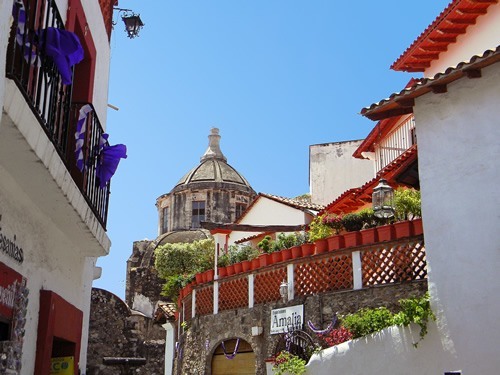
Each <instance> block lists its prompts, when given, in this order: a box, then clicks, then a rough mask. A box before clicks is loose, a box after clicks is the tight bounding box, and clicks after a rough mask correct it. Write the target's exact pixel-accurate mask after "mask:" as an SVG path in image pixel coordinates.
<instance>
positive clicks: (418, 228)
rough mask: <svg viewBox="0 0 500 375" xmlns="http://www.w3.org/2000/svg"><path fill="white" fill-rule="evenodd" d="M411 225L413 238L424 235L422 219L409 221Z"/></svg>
mask: <svg viewBox="0 0 500 375" xmlns="http://www.w3.org/2000/svg"><path fill="white" fill-rule="evenodd" d="M411 225H412V227H413V234H414V235H415V236H418V235H421V234H424V228H423V225H422V219H415V220H412V221H411Z"/></svg>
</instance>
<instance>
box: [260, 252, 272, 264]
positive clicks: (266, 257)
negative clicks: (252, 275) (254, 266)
mask: <svg viewBox="0 0 500 375" xmlns="http://www.w3.org/2000/svg"><path fill="white" fill-rule="evenodd" d="M259 262H260V266H261V267H265V266H267V265H268V264H271V254H261V255H259Z"/></svg>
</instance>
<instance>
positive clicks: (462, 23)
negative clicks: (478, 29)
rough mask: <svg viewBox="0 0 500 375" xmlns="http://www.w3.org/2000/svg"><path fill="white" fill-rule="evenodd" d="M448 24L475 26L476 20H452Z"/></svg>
mask: <svg viewBox="0 0 500 375" xmlns="http://www.w3.org/2000/svg"><path fill="white" fill-rule="evenodd" d="M446 22H448V23H450V24H452V25H474V24H475V23H476V20H475V19H470V18H463V19H462V18H452V19H447V20H446Z"/></svg>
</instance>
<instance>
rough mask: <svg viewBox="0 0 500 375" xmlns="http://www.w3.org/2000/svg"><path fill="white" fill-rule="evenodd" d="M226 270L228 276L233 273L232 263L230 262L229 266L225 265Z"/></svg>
mask: <svg viewBox="0 0 500 375" xmlns="http://www.w3.org/2000/svg"><path fill="white" fill-rule="evenodd" d="M226 270H227V275H228V276H231V275H234V264H230V265H229V266H227V267H226Z"/></svg>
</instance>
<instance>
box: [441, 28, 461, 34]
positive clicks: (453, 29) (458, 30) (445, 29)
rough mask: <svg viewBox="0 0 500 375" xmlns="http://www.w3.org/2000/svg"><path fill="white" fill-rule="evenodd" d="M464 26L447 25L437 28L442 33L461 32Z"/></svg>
mask: <svg viewBox="0 0 500 375" xmlns="http://www.w3.org/2000/svg"><path fill="white" fill-rule="evenodd" d="M465 29H466V27H447V28H442V29H438V31H440V32H441V33H443V34H463V33H464V32H465Z"/></svg>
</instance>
